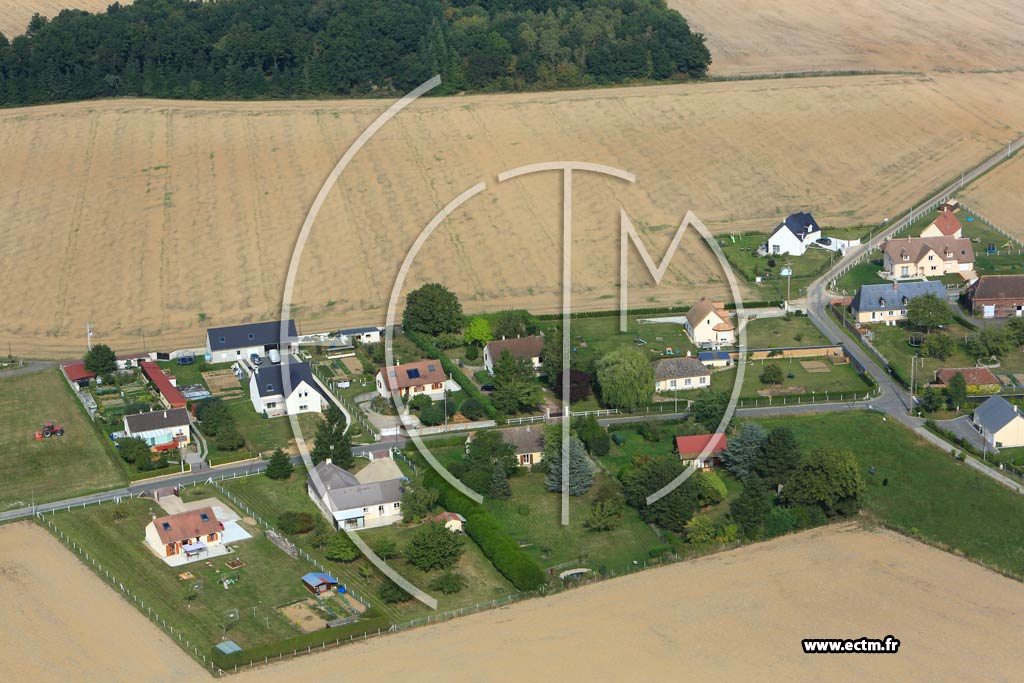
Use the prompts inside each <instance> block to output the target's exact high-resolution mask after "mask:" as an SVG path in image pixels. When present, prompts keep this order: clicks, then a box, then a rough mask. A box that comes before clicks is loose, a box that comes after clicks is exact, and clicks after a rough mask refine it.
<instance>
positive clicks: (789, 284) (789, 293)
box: [786, 259, 793, 311]
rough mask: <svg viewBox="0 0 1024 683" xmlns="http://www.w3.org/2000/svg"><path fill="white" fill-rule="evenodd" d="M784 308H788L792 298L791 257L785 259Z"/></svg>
mask: <svg viewBox="0 0 1024 683" xmlns="http://www.w3.org/2000/svg"><path fill="white" fill-rule="evenodd" d="M786 273H787V275H786V310H787V311H788V310H789V301H790V299H792V298H793V259H788V260H787V261H786Z"/></svg>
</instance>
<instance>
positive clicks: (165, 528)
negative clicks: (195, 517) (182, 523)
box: [163, 522, 171, 531]
mask: <svg viewBox="0 0 1024 683" xmlns="http://www.w3.org/2000/svg"><path fill="white" fill-rule="evenodd" d="M163 526H164V531H170V530H171V523H170V522H164V523H163Z"/></svg>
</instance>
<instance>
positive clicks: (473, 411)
mask: <svg viewBox="0 0 1024 683" xmlns="http://www.w3.org/2000/svg"><path fill="white" fill-rule="evenodd" d="M459 412H460V413H462V414H463V415H464V416H465V418H466V419H467V420H482V419H483V418H485V417H487V408H486V407H485V406H484V404H483V403H481V402H480V401H479V400H478V399H475V398H467V399H466V400H465V401H463V402H462V406H460V407H459Z"/></svg>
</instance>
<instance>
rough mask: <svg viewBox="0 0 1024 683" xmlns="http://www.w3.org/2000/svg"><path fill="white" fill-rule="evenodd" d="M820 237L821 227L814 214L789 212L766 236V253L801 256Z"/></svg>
mask: <svg viewBox="0 0 1024 683" xmlns="http://www.w3.org/2000/svg"><path fill="white" fill-rule="evenodd" d="M819 239H821V228H820V227H819V226H818V223H817V221H815V220H814V216H812V215H811V214H809V213H804V212H799V213H794V214H790V215H789V216H787V217H786V220H784V221H782V222H781V223H779V224H778V225H777V226H776V228H775V229H774V230H773V231H772V234H771V235H769V236H768V254H770V255H771V256H781V255H783V254H789V255H791V256H803V255H804V252H805V251H807V248H808V247H810V246H811V245H812V244H814V243H815V242H816V241H817V240H819Z"/></svg>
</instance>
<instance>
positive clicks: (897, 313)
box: [850, 280, 946, 325]
mask: <svg viewBox="0 0 1024 683" xmlns="http://www.w3.org/2000/svg"><path fill="white" fill-rule="evenodd" d="M925 294H934V295H935V296H937V297H939V298H940V299H942V300H945V299H946V288H945V287H944V286H943V284H942V283H941V282H939V281H937V280H927V281H915V282H898V281H895V280H894V281H893V283H892V284H891V285H862V286H861V288H860V290H859V291H858V292H857V295H856V296H855V297H853V302H852V303H851V304H850V308H851V309H852V310H853V316H854V319H855V320H856V321H857V322H858V323H885V324H886V325H895V324H896V323H897V322H898V321H900V320H903V319H905V318H906V317H907V304H908V303H910V300H911V299H914V298H916V297H919V296H923V295H925Z"/></svg>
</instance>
